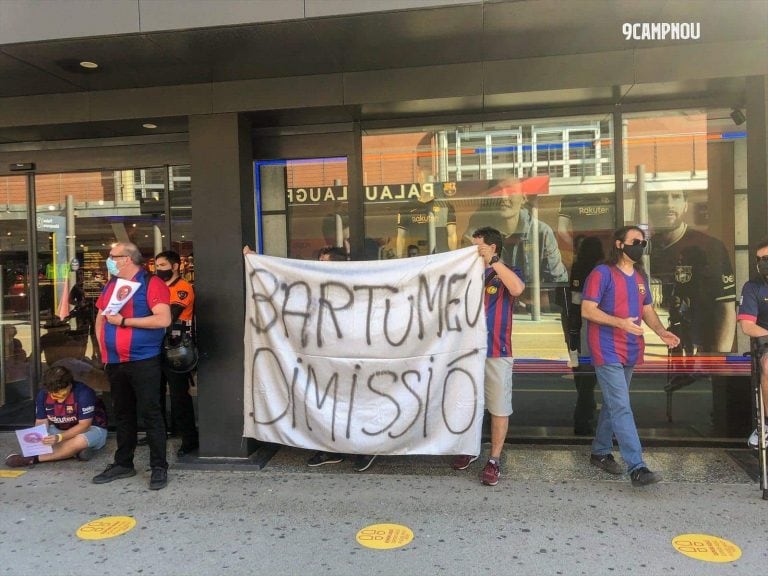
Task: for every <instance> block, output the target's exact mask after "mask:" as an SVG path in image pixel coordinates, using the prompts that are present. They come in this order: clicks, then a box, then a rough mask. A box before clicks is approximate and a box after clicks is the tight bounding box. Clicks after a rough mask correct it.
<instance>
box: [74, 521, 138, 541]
mask: <svg viewBox="0 0 768 576" xmlns="http://www.w3.org/2000/svg"><path fill="white" fill-rule="evenodd" d="M134 526H136V519H135V518H132V517H131V516H106V517H104V518H99V519H98V520H91V521H90V522H88V523H86V524H83V525H82V526H80V528H78V529H77V532H76V534H77V537H78V538H82V539H83V540H103V539H104V538H114V537H115V536H120V534H125V533H126V532H128V531H129V530H132V529H133V527H134Z"/></svg>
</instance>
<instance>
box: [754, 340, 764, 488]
mask: <svg viewBox="0 0 768 576" xmlns="http://www.w3.org/2000/svg"><path fill="white" fill-rule="evenodd" d="M750 346H751V352H752V353H751V356H752V390H753V392H754V399H755V415H756V416H757V459H758V462H759V464H760V489H761V490H762V491H763V500H768V466H766V460H767V459H768V458H767V456H768V454H767V452H768V447H766V444H765V407H764V404H763V387H762V386H761V385H760V371H761V368H760V357H761V356H762V355H763V354H768V337H765V336H762V337H760V338H751V339H750Z"/></svg>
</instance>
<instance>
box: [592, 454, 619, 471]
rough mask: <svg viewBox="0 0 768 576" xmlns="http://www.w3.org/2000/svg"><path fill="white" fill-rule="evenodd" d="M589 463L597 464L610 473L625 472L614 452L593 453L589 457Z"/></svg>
mask: <svg viewBox="0 0 768 576" xmlns="http://www.w3.org/2000/svg"><path fill="white" fill-rule="evenodd" d="M589 463H590V464H592V466H597V467H598V468H600V470H605V471H606V472H608V474H623V473H624V471H623V470H622V469H621V466H619V463H618V462H616V460H615V459H614V458H613V454H592V455H590V457H589Z"/></svg>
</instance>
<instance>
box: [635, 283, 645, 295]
mask: <svg viewBox="0 0 768 576" xmlns="http://www.w3.org/2000/svg"><path fill="white" fill-rule="evenodd" d="M637 290H638V291H639V292H640V296H645V284H642V283H641V284H638V285H637Z"/></svg>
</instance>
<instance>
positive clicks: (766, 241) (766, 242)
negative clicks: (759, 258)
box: [755, 238, 768, 254]
mask: <svg viewBox="0 0 768 576" xmlns="http://www.w3.org/2000/svg"><path fill="white" fill-rule="evenodd" d="M763 248H768V238H763V239H762V240H760V242H758V243H757V246H755V254H757V253H758V252H759V251H760V250H762V249H763Z"/></svg>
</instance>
